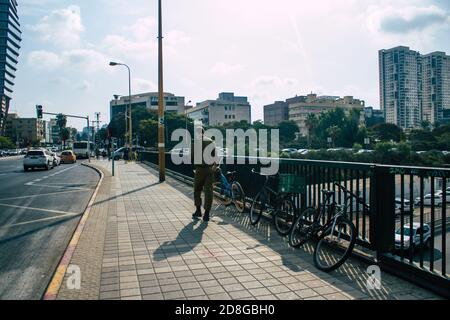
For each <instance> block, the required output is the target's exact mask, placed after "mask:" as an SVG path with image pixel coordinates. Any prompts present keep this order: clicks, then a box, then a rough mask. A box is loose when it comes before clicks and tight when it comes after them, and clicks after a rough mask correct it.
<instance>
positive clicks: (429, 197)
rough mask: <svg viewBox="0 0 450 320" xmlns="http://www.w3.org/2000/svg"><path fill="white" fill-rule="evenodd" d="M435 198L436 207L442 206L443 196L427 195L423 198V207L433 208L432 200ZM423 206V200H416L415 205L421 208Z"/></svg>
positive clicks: (418, 198)
mask: <svg viewBox="0 0 450 320" xmlns="http://www.w3.org/2000/svg"><path fill="white" fill-rule="evenodd" d="M433 198H434V205H435V206H438V207H440V206H442V196H437V195H432V194H427V195H425V196H424V197H423V205H424V206H431V202H432V199H433ZM421 204H422V200H421V198H420V197H417V198H416V201H415V205H416V206H420V205H421Z"/></svg>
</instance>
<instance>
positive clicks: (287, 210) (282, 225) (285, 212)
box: [273, 198, 295, 236]
mask: <svg viewBox="0 0 450 320" xmlns="http://www.w3.org/2000/svg"><path fill="white" fill-rule="evenodd" d="M273 222H274V224H275V228H276V229H277V231H278V233H279V234H280V235H282V236H287V235H288V234H289V233H290V232H291V230H292V227H293V226H294V222H295V205H294V202H293V201H292V200H291V199H289V198H284V199H283V200H282V201H281V203H280V205H279V207H278V208H277V211H276V213H275V214H274V215H273Z"/></svg>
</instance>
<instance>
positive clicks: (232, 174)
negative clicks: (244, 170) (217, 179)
mask: <svg viewBox="0 0 450 320" xmlns="http://www.w3.org/2000/svg"><path fill="white" fill-rule="evenodd" d="M236 173H237V172H236V171H228V172H227V173H226V174H225V176H226V177H227V178H234V176H235V175H236Z"/></svg>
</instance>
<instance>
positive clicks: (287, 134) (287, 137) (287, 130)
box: [278, 121, 299, 143]
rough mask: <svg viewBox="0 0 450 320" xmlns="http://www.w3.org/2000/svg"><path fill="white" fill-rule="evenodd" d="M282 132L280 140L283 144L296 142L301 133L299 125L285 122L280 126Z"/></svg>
mask: <svg viewBox="0 0 450 320" xmlns="http://www.w3.org/2000/svg"><path fill="white" fill-rule="evenodd" d="M278 129H279V130H280V140H281V142H282V143H289V142H292V141H294V140H295V138H296V137H297V133H298V132H299V128H298V125H297V124H296V123H295V122H294V121H283V122H281V123H280V124H278Z"/></svg>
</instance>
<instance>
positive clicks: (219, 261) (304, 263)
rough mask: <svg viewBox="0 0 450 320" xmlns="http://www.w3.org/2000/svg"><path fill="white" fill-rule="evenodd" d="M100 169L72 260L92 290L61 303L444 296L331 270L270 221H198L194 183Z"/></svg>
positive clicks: (219, 215)
mask: <svg viewBox="0 0 450 320" xmlns="http://www.w3.org/2000/svg"><path fill="white" fill-rule="evenodd" d="M93 164H94V165H96V166H98V167H102V168H103V171H104V173H105V183H104V185H103V186H102V188H101V191H100V195H99V198H98V201H96V202H97V205H96V207H98V208H97V210H95V211H94V212H93V213H92V214H91V217H90V218H89V220H88V225H87V227H86V229H85V231H84V232H83V235H82V236H81V239H80V244H79V247H78V248H77V250H76V252H75V255H74V258H73V259H72V262H71V263H72V264H77V265H79V266H80V268H81V270H82V288H81V290H79V291H76V290H74V291H70V290H67V289H65V288H62V290H61V291H60V294H59V296H58V299H97V298H100V299H130V300H132V299H149V300H159V299H192V300H200V299H201V300H204V299H214V300H217V299H261V300H269V299H283V300H287V299H330V300H334V299H438V298H439V297H438V296H435V295H434V294H433V293H430V292H429V291H426V290H424V289H421V288H419V287H417V286H415V285H412V284H410V283H408V282H405V281H403V280H400V279H398V278H396V277H393V276H390V275H389V274H385V273H383V274H382V285H383V286H382V289H381V290H375V291H373V290H372V291H369V290H367V289H366V281H367V278H368V275H367V273H366V269H367V265H365V264H363V263H361V262H359V261H358V260H355V259H350V260H349V261H348V262H347V263H346V264H345V265H344V266H343V267H341V268H340V269H339V270H338V271H335V272H333V273H331V274H327V273H324V272H321V271H319V270H317V269H316V268H315V267H314V266H313V262H312V255H311V250H312V249H311V247H310V246H306V247H305V248H303V249H297V250H295V249H291V248H289V246H288V245H287V243H286V242H285V241H284V240H283V239H282V238H281V237H280V236H279V235H278V234H277V233H276V231H275V230H274V229H273V228H272V227H271V225H270V223H269V222H268V221H263V222H262V223H260V226H259V227H251V226H250V224H249V221H248V214H243V215H242V214H239V213H237V212H236V211H235V210H233V209H232V208H227V209H224V208H223V207H221V206H217V207H215V209H214V212H213V217H212V220H211V221H210V222H209V224H205V223H203V222H201V221H192V219H191V214H192V212H193V211H194V206H193V202H192V200H191V199H192V188H190V187H189V186H186V185H184V184H181V183H179V182H177V181H175V180H173V179H171V178H168V182H167V183H165V184H158V183H157V180H158V178H157V174H156V172H155V171H153V170H152V169H150V168H149V167H147V166H145V165H140V164H124V163H123V162H118V163H117V167H116V173H117V174H116V177H113V178H111V177H110V173H109V171H110V164H109V163H108V162H101V161H100V162H96V161H93ZM107 189H109V191H110V194H109V196H107V195H106V193H107ZM106 211H107V213H106ZM105 226H106V230H105ZM95 230H97V231H96V232H95ZM102 246H104V248H103V253H101V247H102ZM101 254H103V255H101ZM101 257H102V259H103V260H102V262H101V263H100V262H99V260H101ZM100 269H101V271H100ZM85 273H87V276H86V275H85ZM85 277H87V279H86V278H85ZM95 277H97V278H96V279H95Z"/></svg>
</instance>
